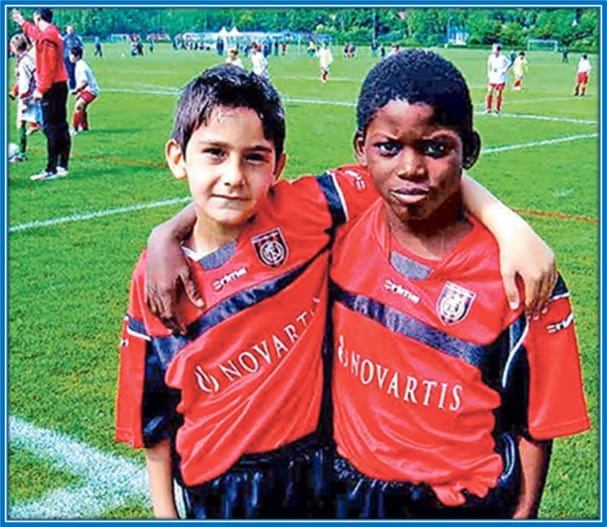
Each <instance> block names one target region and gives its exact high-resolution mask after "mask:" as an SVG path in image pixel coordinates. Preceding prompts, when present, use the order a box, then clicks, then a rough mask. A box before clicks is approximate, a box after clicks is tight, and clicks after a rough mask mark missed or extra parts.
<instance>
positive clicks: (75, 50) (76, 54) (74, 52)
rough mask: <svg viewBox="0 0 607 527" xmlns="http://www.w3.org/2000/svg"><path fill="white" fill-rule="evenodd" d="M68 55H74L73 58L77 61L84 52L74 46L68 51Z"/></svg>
mask: <svg viewBox="0 0 607 527" xmlns="http://www.w3.org/2000/svg"><path fill="white" fill-rule="evenodd" d="M70 53H71V54H72V55H74V57H76V58H77V59H81V58H82V54H83V53H84V51H83V49H82V48H81V47H80V46H75V47H73V48H72V49H70Z"/></svg>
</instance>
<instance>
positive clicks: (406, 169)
mask: <svg viewBox="0 0 607 527" xmlns="http://www.w3.org/2000/svg"><path fill="white" fill-rule="evenodd" d="M398 175H399V177H402V178H416V177H420V176H423V175H424V163H423V156H422V155H419V154H418V153H417V152H416V151H415V150H414V149H412V148H403V150H402V151H401V154H400V157H399V163H398Z"/></svg>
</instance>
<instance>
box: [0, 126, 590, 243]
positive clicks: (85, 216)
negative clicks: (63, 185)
mask: <svg viewBox="0 0 607 527" xmlns="http://www.w3.org/2000/svg"><path fill="white" fill-rule="evenodd" d="M598 135H599V134H598V133H592V134H580V135H570V136H567V137H559V138H556V139H546V140H544V141H531V142H528V143H521V144H518V145H505V146H497V147H493V148H485V149H483V150H482V153H483V154H494V153H496V152H506V151H509V150H520V149H523V148H534V147H537V146H547V145H554V144H558V143H566V142H570V141H580V140H583V139H593V138H596V137H598ZM190 200H191V198H190V197H184V198H174V199H168V200H164V201H153V202H151V203H139V204H136V205H130V206H127V207H119V208H116V209H106V210H100V211H95V212H83V213H80V214H72V215H70V216H63V217H59V218H52V219H50V220H36V221H30V222H27V223H19V224H17V225H12V226H10V227H9V229H8V232H9V233H11V232H19V231H27V230H32V229H38V228H40V227H51V226H53V225H58V224H60V223H69V222H79V221H86V220H92V219H96V218H102V217H105V216H112V215H114V214H125V213H127V212H134V211H138V210H145V209H153V208H155V207H166V206H169V205H175V204H177V203H185V202H188V201H190Z"/></svg>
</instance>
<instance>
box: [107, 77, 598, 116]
mask: <svg viewBox="0 0 607 527" xmlns="http://www.w3.org/2000/svg"><path fill="white" fill-rule="evenodd" d="M293 78H300V77H293ZM335 80H338V79H335ZM339 80H340V81H342V80H347V79H339ZM104 92H113V93H145V94H148V95H172V96H179V93H180V90H178V89H172V88H167V89H162V90H158V89H141V88H139V89H130V88H104ZM281 98H282V100H283V102H284V103H285V104H286V103H294V104H315V105H318V106H346V107H349V108H352V107H355V106H356V102H352V101H331V100H327V99H302V98H296V97H288V96H286V95H283V94H281ZM547 100H549V99H547ZM554 100H562V99H561V98H559V99H554ZM566 100H569V99H566ZM535 102H544V101H543V100H540V101H535ZM476 106H478V107H480V108H484V103H477V104H476ZM474 113H475V115H483V114H484V113H485V112H484V110H479V111H476V112H474ZM501 116H502V117H512V118H520V119H534V120H538V121H555V122H562V123H574V124H596V125H598V121H597V120H592V119H574V118H572V117H555V116H549V115H533V114H519V113H502V114H501Z"/></svg>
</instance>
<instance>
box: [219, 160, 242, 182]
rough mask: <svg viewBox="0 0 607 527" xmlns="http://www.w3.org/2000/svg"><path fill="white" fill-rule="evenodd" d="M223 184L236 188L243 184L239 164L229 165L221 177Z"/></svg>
mask: <svg viewBox="0 0 607 527" xmlns="http://www.w3.org/2000/svg"><path fill="white" fill-rule="evenodd" d="M222 180H223V183H224V184H225V185H227V186H230V187H238V186H240V185H242V184H243V183H244V171H243V169H242V166H241V164H240V163H239V162H233V163H229V164H228V166H226V168H225V171H224V173H223V177H222Z"/></svg>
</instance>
